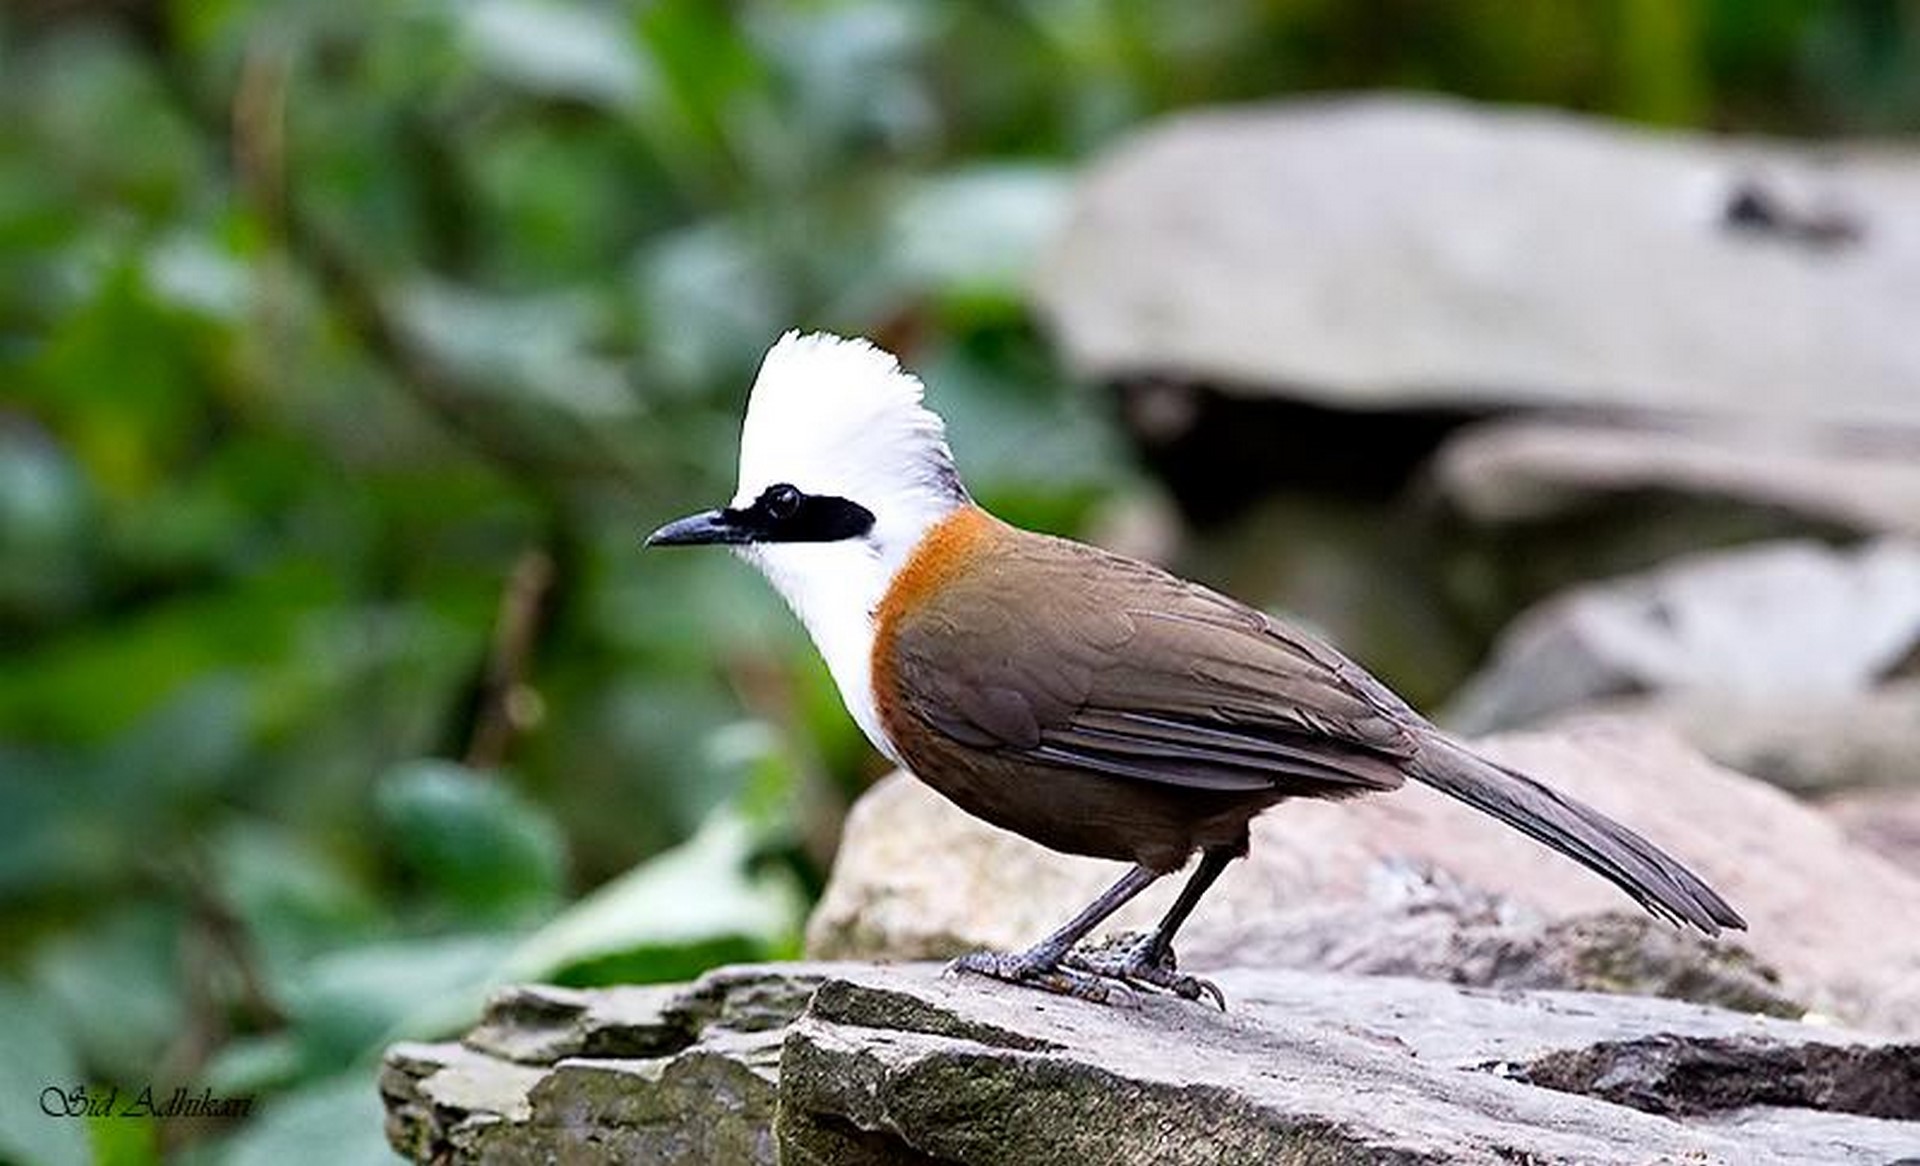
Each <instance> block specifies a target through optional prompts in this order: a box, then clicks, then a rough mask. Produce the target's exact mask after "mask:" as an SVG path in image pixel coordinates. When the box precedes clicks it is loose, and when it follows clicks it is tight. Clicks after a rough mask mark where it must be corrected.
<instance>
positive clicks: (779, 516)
mask: <svg viewBox="0 0 1920 1166" xmlns="http://www.w3.org/2000/svg"><path fill="white" fill-rule="evenodd" d="M800 500H801V494H800V491H798V490H796V489H794V488H793V487H792V486H789V485H787V484H786V483H785V482H782V483H780V484H779V485H778V486H768V487H767V489H766V492H765V493H763V494H761V495H760V504H761V505H762V506H765V507H766V508H767V517H769V518H771V519H773V520H774V521H776V522H780V521H785V520H786V519H789V518H792V517H793V516H794V515H795V514H798V513H799V512H800Z"/></svg>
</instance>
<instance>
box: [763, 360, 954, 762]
mask: <svg viewBox="0 0 1920 1166" xmlns="http://www.w3.org/2000/svg"><path fill="white" fill-rule="evenodd" d="M922 393H923V390H922V389H921V386H920V381H919V379H918V378H916V377H915V376H913V374H911V373H909V372H907V371H905V370H904V369H902V368H901V367H900V362H899V361H898V360H896V359H895V358H894V357H893V355H892V354H891V353H888V352H885V351H883V350H881V349H879V348H876V347H874V346H873V345H872V344H869V343H868V342H867V341H865V340H849V339H845V338H842V337H839V336H833V335H829V334H827V333H824V332H814V333H809V334H807V335H804V336H803V335H801V334H800V333H798V332H789V333H787V334H786V335H784V336H782V337H781V338H780V339H779V341H778V342H777V343H775V344H774V346H773V347H772V348H771V349H769V350H768V352H767V355H766V359H765V360H764V361H762V362H761V364H760V375H759V376H758V377H756V378H755V379H754V383H753V392H752V395H751V396H750V397H749V398H748V401H747V417H746V421H745V423H744V424H743V426H742V427H741V431H740V484H739V488H738V490H737V491H736V492H735V494H734V498H733V505H734V506H735V507H736V508H742V509H744V508H746V507H748V506H751V505H752V504H753V501H754V499H755V498H757V497H759V496H760V493H761V491H763V490H765V489H766V488H767V487H768V486H773V485H777V484H781V483H784V484H787V485H790V486H793V487H795V488H797V489H799V490H801V491H802V492H804V493H807V494H823V495H829V496H833V497H838V498H845V499H847V500H849V501H851V502H856V503H859V504H860V505H861V506H864V507H866V508H867V509H868V510H869V511H871V512H872V513H873V519H874V522H873V529H872V530H871V531H869V532H868V533H867V534H865V535H863V536H861V537H859V538H852V539H846V540H843V541H841V542H825V543H779V542H773V543H754V544H749V545H746V546H742V547H740V548H738V549H739V552H740V554H741V556H742V557H744V558H745V559H747V560H748V561H749V562H751V563H753V564H754V565H755V566H757V567H759V568H760V570H761V571H762V572H763V573H764V574H765V575H766V576H767V578H768V579H769V580H770V581H771V582H772V583H773V585H774V587H775V589H777V590H778V591H779V592H780V594H781V595H782V596H783V597H784V598H785V599H786V601H787V604H788V605H789V606H790V607H792V608H793V610H794V613H795V614H797V615H798V616H799V617H800V620H801V622H802V623H804V624H806V626H807V631H808V633H809V634H810V635H811V636H812V637H813V642H814V644H815V646H816V647H818V648H819V649H820V654H821V656H823V657H824V658H825V659H826V662H827V667H828V668H829V669H830V670H831V671H832V673H833V677H834V681H835V683H836V684H837V685H838V686H839V688H840V694H841V697H842V698H843V699H844V700H845V701H846V704H847V710H848V711H849V712H850V713H852V714H853V718H854V720H856V721H858V722H859V724H860V727H861V729H863V730H864V731H865V732H866V734H867V738H868V739H869V740H871V741H872V742H873V743H874V744H875V745H876V746H878V747H879V748H880V750H881V752H883V753H887V754H888V755H890V756H891V755H892V753H893V749H892V747H891V746H890V744H889V743H888V742H887V740H886V737H885V734H884V732H883V731H882V730H881V728H880V723H879V717H878V716H877V714H876V713H875V711H874V708H873V696H872V691H871V687H870V683H869V668H870V659H869V657H870V655H871V652H872V645H873V613H874V610H875V608H877V607H878V606H879V603H880V600H881V598H882V597H884V596H885V595H886V592H887V587H888V585H889V584H890V583H891V582H892V581H893V576H894V573H895V572H897V571H898V570H899V569H900V567H901V565H902V564H904V563H905V562H906V560H907V557H908V556H909V555H911V554H912V553H913V549H914V547H916V546H918V545H919V543H920V540H921V538H922V537H924V536H925V534H926V533H927V531H928V530H929V529H930V528H931V527H932V526H933V525H934V524H935V523H937V522H939V521H940V520H941V519H942V518H945V517H946V516H947V515H948V514H950V513H952V512H953V511H954V510H955V509H956V508H957V507H960V506H964V505H966V504H967V503H968V498H967V492H966V488H965V487H963V486H962V485H961V484H960V475H959V474H958V472H956V471H955V469H954V465H953V453H952V451H950V450H949V449H948V448H947V431H946V425H945V423H944V422H942V421H941V420H940V417H939V415H938V414H936V413H934V412H933V411H932V410H930V409H928V408H927V407H926V406H925V405H923V404H922V403H921V398H922Z"/></svg>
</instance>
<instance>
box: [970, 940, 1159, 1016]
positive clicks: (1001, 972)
mask: <svg viewBox="0 0 1920 1166" xmlns="http://www.w3.org/2000/svg"><path fill="white" fill-rule="evenodd" d="M946 970H947V971H949V972H952V973H956V974H959V973H969V974H972V975H976V976H988V977H990V978H992V979H995V980H1000V981H1002V982H1004V983H1008V984H1018V985H1021V986H1022V987H1028V988H1038V989H1040V990H1041V991H1043V992H1051V993H1053V994H1054V995H1056V996H1069V997H1072V998H1073V999H1075V1000H1086V1001H1089V1002H1091V1003H1094V1004H1111V1005H1116V1006H1118V1007H1123V1008H1126V1007H1134V1006H1136V1005H1138V1003H1139V1001H1138V1000H1137V999H1136V998H1135V996H1134V993H1133V989H1132V988H1131V987H1130V986H1129V985H1128V984H1126V983H1125V982H1124V981H1120V980H1115V979H1112V978H1110V977H1101V976H1097V975H1088V974H1086V973H1085V972H1081V971H1078V970H1076V969H1073V968H1068V967H1064V966H1061V965H1060V964H1058V963H1055V964H1052V965H1048V964H1047V963H1046V962H1045V961H1044V960H1041V959H1037V958H1035V957H1034V954H1033V953H1032V952H997V951H976V952H969V953H968V954H966V955H963V956H961V957H960V958H959V959H956V960H954V961H953V962H952V963H949V964H948V965H947V968H946Z"/></svg>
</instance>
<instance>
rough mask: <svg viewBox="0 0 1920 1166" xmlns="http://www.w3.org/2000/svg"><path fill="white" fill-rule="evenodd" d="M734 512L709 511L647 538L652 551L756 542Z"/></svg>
mask: <svg viewBox="0 0 1920 1166" xmlns="http://www.w3.org/2000/svg"><path fill="white" fill-rule="evenodd" d="M738 518H739V516H738V515H737V514H736V513H735V512H733V511H730V510H708V511H705V512H704V513H701V514H689V515H687V516H686V517H685V518H678V519H675V520H674V521H672V522H669V523H667V524H666V525H665V526H663V527H661V528H660V529H659V530H656V531H654V532H653V533H652V534H650V535H648V536H647V544H646V545H648V546H650V547H697V546H705V545H708V544H712V543H723V544H738V543H746V542H752V541H753V532H752V531H750V530H748V529H747V527H746V525H745V524H744V523H741V522H740V521H738Z"/></svg>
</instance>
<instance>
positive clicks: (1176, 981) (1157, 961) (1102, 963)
mask: <svg viewBox="0 0 1920 1166" xmlns="http://www.w3.org/2000/svg"><path fill="white" fill-rule="evenodd" d="M1060 966H1061V969H1062V970H1072V971H1078V972H1084V973H1086V974H1087V975H1090V976H1097V977H1099V978H1101V979H1103V980H1110V981H1115V982H1118V983H1121V984H1125V985H1126V986H1127V987H1129V988H1138V987H1148V988H1158V989H1159V990H1161V991H1163V992H1171V993H1172V994H1173V995H1175V996H1178V997H1180V998H1181V999H1183V1000H1200V999H1203V998H1204V999H1209V1000H1212V1001H1213V1002H1214V1004H1216V1005H1217V1006H1219V1009H1220V1011H1222V1012H1225V1011H1226V1010H1227V997H1226V993H1224V992H1222V991H1221V990H1220V986H1219V985H1218V984H1215V983H1214V982H1213V981H1212V980H1203V979H1201V978H1200V977H1198V976H1188V975H1182V974H1181V972H1180V970H1179V968H1178V967H1177V966H1176V965H1175V961H1174V957H1173V949H1172V948H1171V947H1167V946H1165V945H1162V944H1158V943H1156V942H1154V936H1153V934H1152V933H1151V932H1145V931H1134V932H1129V933H1127V934H1125V935H1115V936H1110V937H1108V938H1107V939H1104V940H1101V941H1100V942H1099V943H1097V944H1090V945H1085V946H1081V947H1076V948H1074V949H1073V950H1072V951H1070V952H1068V953H1067V954H1066V955H1065V956H1064V957H1063V958H1062V959H1061V960H1060Z"/></svg>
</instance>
